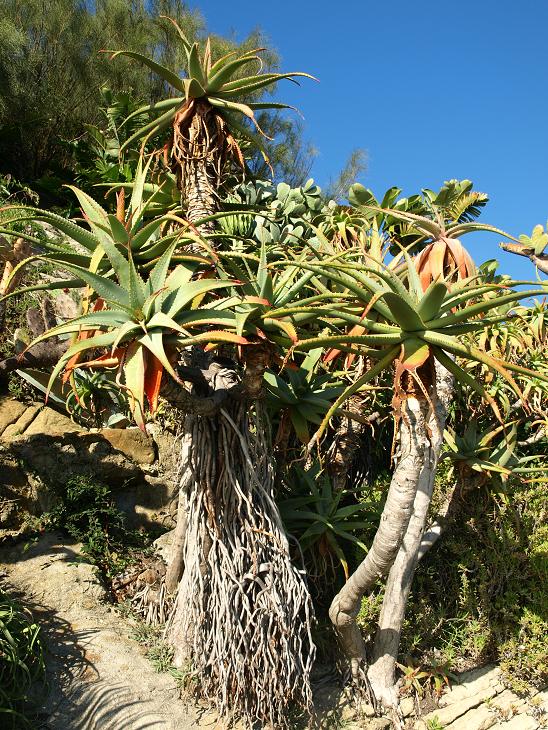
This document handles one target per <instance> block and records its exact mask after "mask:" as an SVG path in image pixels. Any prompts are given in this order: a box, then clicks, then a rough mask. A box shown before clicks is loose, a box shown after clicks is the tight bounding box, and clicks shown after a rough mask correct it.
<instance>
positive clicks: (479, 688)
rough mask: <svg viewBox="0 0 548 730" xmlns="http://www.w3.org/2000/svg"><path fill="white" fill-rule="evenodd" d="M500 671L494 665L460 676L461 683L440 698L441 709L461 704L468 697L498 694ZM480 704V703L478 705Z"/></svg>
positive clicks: (453, 686)
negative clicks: (457, 703)
mask: <svg viewBox="0 0 548 730" xmlns="http://www.w3.org/2000/svg"><path fill="white" fill-rule="evenodd" d="M499 676H500V669H498V667H494V666H493V665H488V666H486V667H480V668H479V669H474V670H473V671H471V672H463V674H461V675H460V676H459V680H458V681H459V683H458V684H454V685H452V687H451V689H450V690H449V691H448V692H445V693H444V694H443V695H442V697H441V698H440V707H445V706H447V705H451V704H454V703H456V702H460V701H461V700H464V699H466V698H468V697H472V696H475V695H481V694H482V693H486V698H487V695H489V697H493V695H495V694H497V691H498V689H497V688H496V685H498V684H499ZM478 704H479V703H478Z"/></svg>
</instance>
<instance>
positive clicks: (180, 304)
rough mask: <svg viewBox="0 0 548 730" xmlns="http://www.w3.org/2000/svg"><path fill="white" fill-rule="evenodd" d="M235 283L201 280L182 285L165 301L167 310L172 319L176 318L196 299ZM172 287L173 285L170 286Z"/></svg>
mask: <svg viewBox="0 0 548 730" xmlns="http://www.w3.org/2000/svg"><path fill="white" fill-rule="evenodd" d="M232 283H233V282H230V281H222V280H211V279H201V280H200V281H190V282H188V283H186V284H182V285H181V286H180V287H178V289H177V290H176V291H174V292H172V293H171V294H170V295H168V296H167V297H166V299H165V308H167V314H168V315H169V316H170V317H175V316H176V315H177V314H178V313H179V312H180V311H181V309H183V308H184V307H186V306H187V305H188V304H189V303H190V302H191V301H192V300H193V299H194V298H195V297H197V296H200V295H201V294H205V293H206V292H208V291H213V290H214V289H222V288H224V287H226V286H230V284H232ZM170 286H171V285H170Z"/></svg>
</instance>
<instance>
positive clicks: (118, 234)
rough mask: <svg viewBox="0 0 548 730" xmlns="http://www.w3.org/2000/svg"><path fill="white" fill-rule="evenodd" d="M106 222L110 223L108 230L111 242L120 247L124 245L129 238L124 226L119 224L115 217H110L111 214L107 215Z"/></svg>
mask: <svg viewBox="0 0 548 730" xmlns="http://www.w3.org/2000/svg"><path fill="white" fill-rule="evenodd" d="M108 221H109V223H110V230H111V235H112V238H113V240H114V241H115V242H116V243H119V244H121V245H126V244H127V242H128V240H129V237H128V232H127V231H126V229H125V227H124V224H123V223H120V221H119V220H118V218H116V216H115V215H112V214H111V213H109V215H108Z"/></svg>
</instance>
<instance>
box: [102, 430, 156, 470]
mask: <svg viewBox="0 0 548 730" xmlns="http://www.w3.org/2000/svg"><path fill="white" fill-rule="evenodd" d="M100 433H101V435H102V436H103V437H104V438H105V439H106V440H107V441H108V442H109V443H110V444H111V445H112V446H113V447H114V448H115V449H117V450H118V451H121V452H122V453H123V454H125V455H126V456H127V457H128V459H131V460H132V461H134V462H135V463H136V464H152V463H154V461H155V459H156V453H155V450H154V441H153V440H152V439H151V438H150V437H149V436H148V435H147V434H146V433H143V432H142V431H141V430H140V429H139V428H126V429H122V428H104V429H102V430H101V432H100Z"/></svg>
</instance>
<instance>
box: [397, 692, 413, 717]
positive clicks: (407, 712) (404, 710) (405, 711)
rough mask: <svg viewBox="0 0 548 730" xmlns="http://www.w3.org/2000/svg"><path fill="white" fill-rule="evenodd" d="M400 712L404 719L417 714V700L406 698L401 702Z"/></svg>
mask: <svg viewBox="0 0 548 730" xmlns="http://www.w3.org/2000/svg"><path fill="white" fill-rule="evenodd" d="M400 711H401V714H402V715H403V716H404V717H410V716H411V715H414V714H415V700H414V699H413V697H404V698H403V699H401V700H400Z"/></svg>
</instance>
